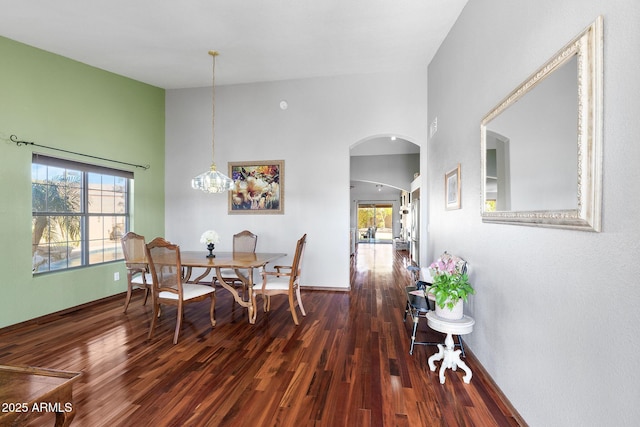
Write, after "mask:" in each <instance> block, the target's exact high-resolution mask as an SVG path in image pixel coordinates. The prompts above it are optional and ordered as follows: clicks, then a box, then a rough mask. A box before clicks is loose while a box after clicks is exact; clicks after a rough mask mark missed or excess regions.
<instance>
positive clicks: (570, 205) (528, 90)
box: [480, 17, 603, 231]
mask: <svg viewBox="0 0 640 427" xmlns="http://www.w3.org/2000/svg"><path fill="white" fill-rule="evenodd" d="M602 25H603V24H602V17H598V18H597V19H596V21H595V22H593V23H592V24H591V25H590V26H589V27H588V28H586V29H585V30H584V31H583V32H582V33H581V34H580V35H578V36H577V37H576V38H575V39H573V40H572V41H571V42H569V43H568V44H567V45H566V46H565V47H563V48H562V49H561V50H560V51H559V52H558V53H557V54H556V55H554V56H553V57H552V58H551V59H550V60H549V61H548V62H547V63H545V64H544V65H543V66H542V67H541V68H540V69H539V70H537V71H536V72H535V73H533V74H532V75H531V76H530V77H529V78H528V79H527V80H526V81H525V82H524V83H523V84H522V85H521V86H519V87H517V88H516V89H515V90H514V91H513V92H511V93H510V94H509V95H508V96H507V97H506V98H505V99H504V100H502V101H501V102H500V103H499V104H498V105H497V106H496V107H495V108H494V109H492V110H491V111H490V112H489V113H488V114H487V115H486V116H485V117H484V118H483V119H482V122H481V124H480V134H481V138H480V140H481V159H482V167H481V173H482V177H481V191H482V197H481V200H482V221H483V222H493V223H504V224H517V225H530V226H540V227H560V228H570V229H578V230H586V231H600V228H601V204H602V194H601V193H602V92H603V91H602V49H603V46H602Z"/></svg>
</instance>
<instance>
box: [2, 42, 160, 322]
mask: <svg viewBox="0 0 640 427" xmlns="http://www.w3.org/2000/svg"><path fill="white" fill-rule="evenodd" d="M0 52H2V67H0V272H1V275H0V277H1V278H0V292H1V294H2V298H0V328H1V327H4V326H8V325H12V324H15V323H19V322H23V321H26V320H29V319H33V318H36V317H39V316H43V315H46V314H49V313H54V312H57V311H60V310H64V309H68V308H71V307H75V306H78V305H81V304H84V303H87V302H90V301H94V300H97V299H100V298H104V297H108V296H111V295H114V294H118V293H121V292H124V291H125V290H126V287H127V285H126V274H125V268H124V263H123V262H115V263H109V264H103V265H99V266H92V267H86V268H80V269H75V270H70V271H64V272H56V273H49V274H43V275H39V276H33V275H32V273H31V154H32V153H33V152H38V153H43V154H49V155H52V156H58V157H62V158H68V159H72V160H78V161H83V162H87V163H93V164H98V165H103V166H108V167H116V168H120V169H126V170H131V171H133V172H134V176H135V178H134V179H135V183H134V190H133V193H134V196H133V200H134V202H133V207H132V227H131V228H132V230H134V231H136V232H137V233H139V234H142V235H145V236H146V237H147V239H148V240H151V239H152V238H153V237H156V236H160V235H164V175H165V174H164V156H165V154H164V153H165V91H164V89H161V88H157V87H154V86H150V85H148V84H144V83H140V82H137V81H135V80H131V79H128V78H125V77H122V76H118V75H116V74H113V73H110V72H107V71H104V70H100V69H97V68H94V67H90V66H88V65H86V64H82V63H80V62H77V61H73V60H71V59H68V58H64V57H62V56H59V55H55V54H52V53H49V52H45V51H42V50H40V49H36V48H33V47H30V46H27V45H24V44H21V43H17V42H15V41H12V40H9V39H6V38H2V37H0ZM12 134H15V135H17V137H18V138H19V139H21V140H25V141H32V142H35V143H38V144H43V145H47V146H52V147H56V148H60V149H64V150H70V151H75V152H79V153H83V154H88V155H92V156H98V157H103V158H109V159H114V160H120V161H125V162H130V163H135V164H142V165H150V166H151V167H150V169H148V170H146V171H145V170H143V169H138V168H133V167H130V166H124V165H118V164H115V163H110V162H106V161H101V160H95V159H88V158H85V157H80V156H75V155H72V154H67V153H60V152H57V151H52V150H48V149H44V148H39V147H34V146H20V147H18V146H17V145H16V144H15V143H13V142H11V141H10V140H9V137H10V135H12ZM115 272H120V280H119V281H114V273H115ZM123 302H124V300H123ZM134 304H135V301H134Z"/></svg>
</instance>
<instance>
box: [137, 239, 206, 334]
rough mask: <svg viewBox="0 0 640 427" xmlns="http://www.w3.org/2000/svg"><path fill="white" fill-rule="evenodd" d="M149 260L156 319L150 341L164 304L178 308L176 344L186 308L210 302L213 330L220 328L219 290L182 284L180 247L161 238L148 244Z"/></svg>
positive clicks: (152, 321)
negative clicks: (218, 312)
mask: <svg viewBox="0 0 640 427" xmlns="http://www.w3.org/2000/svg"><path fill="white" fill-rule="evenodd" d="M147 258H148V260H149V269H150V270H151V275H152V276H153V316H152V317H151V327H150V329H149V339H151V337H152V336H153V332H154V329H155V326H156V321H157V318H158V316H159V313H160V305H161V304H166V305H173V306H176V307H177V312H178V313H177V319H176V330H175V333H174V334H173V343H174V344H177V342H178V335H179V334H180V327H181V325H182V317H183V314H184V305H185V304H188V303H191V302H197V301H203V300H205V299H207V298H210V299H211V306H210V308H209V318H210V320H211V326H215V325H216V320H215V305H216V295H215V288H214V287H213V286H209V285H199V284H195V283H183V282H182V266H181V264H180V247H179V246H178V245H174V244H172V243H170V242H168V241H166V240H165V239H163V238H161V237H157V238H155V239H153V241H151V242H150V243H149V244H147Z"/></svg>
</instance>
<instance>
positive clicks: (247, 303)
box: [216, 267, 256, 323]
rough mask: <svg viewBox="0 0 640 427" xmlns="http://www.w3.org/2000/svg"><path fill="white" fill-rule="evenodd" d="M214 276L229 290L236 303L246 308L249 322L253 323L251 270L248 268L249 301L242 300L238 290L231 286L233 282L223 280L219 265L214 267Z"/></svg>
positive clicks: (254, 317)
mask: <svg viewBox="0 0 640 427" xmlns="http://www.w3.org/2000/svg"><path fill="white" fill-rule="evenodd" d="M216 276H217V277H218V283H219V284H220V286H222V287H223V288H225V289H226V290H228V291H229V292H231V295H233V299H235V300H236V302H237V303H238V304H240V305H241V306H242V307H246V308H247V312H248V316H249V323H255V321H256V315H255V307H254V306H253V302H252V300H251V294H252V293H253V270H252V269H249V289H248V292H249V301H244V300H243V299H242V297H240V294H238V291H237V290H236V288H235V287H234V286H233V284H229V283H227V282H226V281H225V280H224V278H223V277H222V274H221V273H220V267H216Z"/></svg>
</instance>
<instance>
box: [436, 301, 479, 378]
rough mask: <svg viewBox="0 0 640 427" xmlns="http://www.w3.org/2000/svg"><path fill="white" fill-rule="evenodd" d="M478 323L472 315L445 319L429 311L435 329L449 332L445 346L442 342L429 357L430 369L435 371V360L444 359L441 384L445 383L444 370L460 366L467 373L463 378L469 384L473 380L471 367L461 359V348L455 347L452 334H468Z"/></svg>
mask: <svg viewBox="0 0 640 427" xmlns="http://www.w3.org/2000/svg"><path fill="white" fill-rule="evenodd" d="M475 323H476V321H475V320H473V318H472V317H469V316H463V317H462V319H459V320H450V319H443V318H441V317H439V316H437V315H436V314H435V313H434V312H433V311H430V312H428V313H427V324H428V325H429V327H430V328H431V329H433V330H436V331H438V332H442V333H445V334H447V337H446V338H445V340H444V346H443V345H442V344H438V352H437V353H436V354H434V355H432V356H431V357H429V359H428V362H429V369H430V370H431V372H435V370H436V365H435V362H437V361H440V360H442V364H441V365H440V372H439V376H440V384H444V380H445V378H444V372H445V370H446V369H447V368H449V369H451V370H453V371H455V370H456V369H457V368H458V366H459V367H460V368H461V369H462V370H463V371H464V372H465V373H466V375H465V376H464V377H462V380H463V381H464V382H465V383H466V384H469V382H471V376H472V375H473V374H472V373H471V369H469V367H468V366H467V364H466V363H464V362H463V361H462V360H460V353H461V351H460V350H455V349H454V344H453V337H452V335H466V334H469V333H471V331H473V325H474V324H475Z"/></svg>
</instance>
